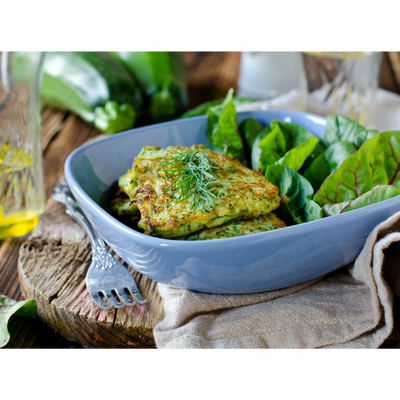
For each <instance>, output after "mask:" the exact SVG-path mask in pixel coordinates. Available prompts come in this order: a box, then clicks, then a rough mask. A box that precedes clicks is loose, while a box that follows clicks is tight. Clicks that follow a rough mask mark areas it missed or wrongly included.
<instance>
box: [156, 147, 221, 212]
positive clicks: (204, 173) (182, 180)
mask: <svg viewBox="0 0 400 400" xmlns="http://www.w3.org/2000/svg"><path fill="white" fill-rule="evenodd" d="M164 165H165V166H166V167H167V168H165V170H164V171H165V172H166V177H167V179H171V178H172V179H173V181H172V183H171V184H170V185H169V186H168V187H167V188H166V189H165V190H164V192H167V191H169V190H170V191H172V192H174V193H177V192H179V196H178V197H177V198H176V199H175V200H176V201H184V200H186V199H188V198H190V197H192V196H193V199H192V203H191V207H190V208H191V210H195V209H196V208H197V207H198V206H201V207H202V209H203V211H204V212H210V211H211V209H212V206H213V204H214V202H215V199H216V198H217V196H216V195H215V193H214V191H215V184H216V183H218V182H219V180H218V174H217V170H218V169H219V168H220V166H219V165H218V164H217V163H215V162H214V161H211V160H210V158H209V157H208V156H207V155H206V154H205V152H204V151H203V149H202V148H197V149H193V150H189V151H186V152H183V153H180V152H169V156H168V157H166V158H165V160H164Z"/></svg>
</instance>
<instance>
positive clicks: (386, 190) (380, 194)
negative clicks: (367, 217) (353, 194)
mask: <svg viewBox="0 0 400 400" xmlns="http://www.w3.org/2000/svg"><path fill="white" fill-rule="evenodd" d="M399 194H400V188H398V187H396V186H392V185H376V186H375V187H374V188H372V189H371V190H370V191H369V192H367V193H364V194H363V195H361V196H359V197H357V198H356V199H355V200H351V201H343V202H341V203H337V204H326V205H324V206H323V207H322V212H323V214H324V217H328V216H331V215H336V214H341V213H344V212H347V211H352V210H357V209H358V208H362V207H366V206H369V205H371V204H375V203H379V202H380V201H383V200H387V199H390V198H392V197H395V196H398V195H399Z"/></svg>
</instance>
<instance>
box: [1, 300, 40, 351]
mask: <svg viewBox="0 0 400 400" xmlns="http://www.w3.org/2000/svg"><path fill="white" fill-rule="evenodd" d="M14 314H15V315H20V316H22V317H33V316H34V315H36V301H35V300H31V299H28V300H23V301H19V302H17V301H15V300H11V299H9V298H8V297H6V296H4V295H1V294H0V348H1V347H4V346H5V345H6V344H7V343H8V342H9V340H10V333H9V332H8V329H7V325H8V321H9V319H10V318H11V317H12V316H13V315H14Z"/></svg>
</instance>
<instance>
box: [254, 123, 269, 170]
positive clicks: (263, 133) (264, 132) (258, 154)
mask: <svg viewBox="0 0 400 400" xmlns="http://www.w3.org/2000/svg"><path fill="white" fill-rule="evenodd" d="M270 132H271V128H270V127H269V126H266V127H265V128H264V129H263V130H262V131H261V132H260V133H259V134H258V135H257V136H256V138H255V139H254V142H253V146H252V147H251V168H252V169H254V170H255V171H258V165H259V163H260V157H261V152H262V150H261V147H260V146H259V145H260V142H261V141H262V140H263V139H264V138H265V136H267V135H268V134H269V133H270Z"/></svg>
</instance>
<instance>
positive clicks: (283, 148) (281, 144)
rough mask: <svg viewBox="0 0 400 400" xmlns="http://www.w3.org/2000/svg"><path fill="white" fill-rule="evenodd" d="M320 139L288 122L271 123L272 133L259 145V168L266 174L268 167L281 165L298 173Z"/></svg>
mask: <svg viewBox="0 0 400 400" xmlns="http://www.w3.org/2000/svg"><path fill="white" fill-rule="evenodd" d="M318 142H319V139H317V138H316V137H315V136H314V135H313V134H312V133H310V132H308V131H307V130H306V129H303V128H301V127H299V126H296V125H294V124H291V123H286V122H279V123H278V122H276V121H273V122H272V123H271V133H269V134H268V135H267V136H265V137H264V139H262V140H261V142H260V143H259V147H261V148H262V151H261V156H260V163H259V167H260V168H261V169H262V171H263V172H264V171H265V170H266V168H267V167H268V165H272V164H275V163H277V164H281V165H285V166H287V167H289V168H290V169H292V170H293V171H296V172H297V171H298V170H299V169H300V168H301V167H302V165H303V164H304V162H305V160H306V159H307V157H309V156H310V155H311V154H312V153H313V151H314V149H315V147H316V145H317V144H318Z"/></svg>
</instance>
